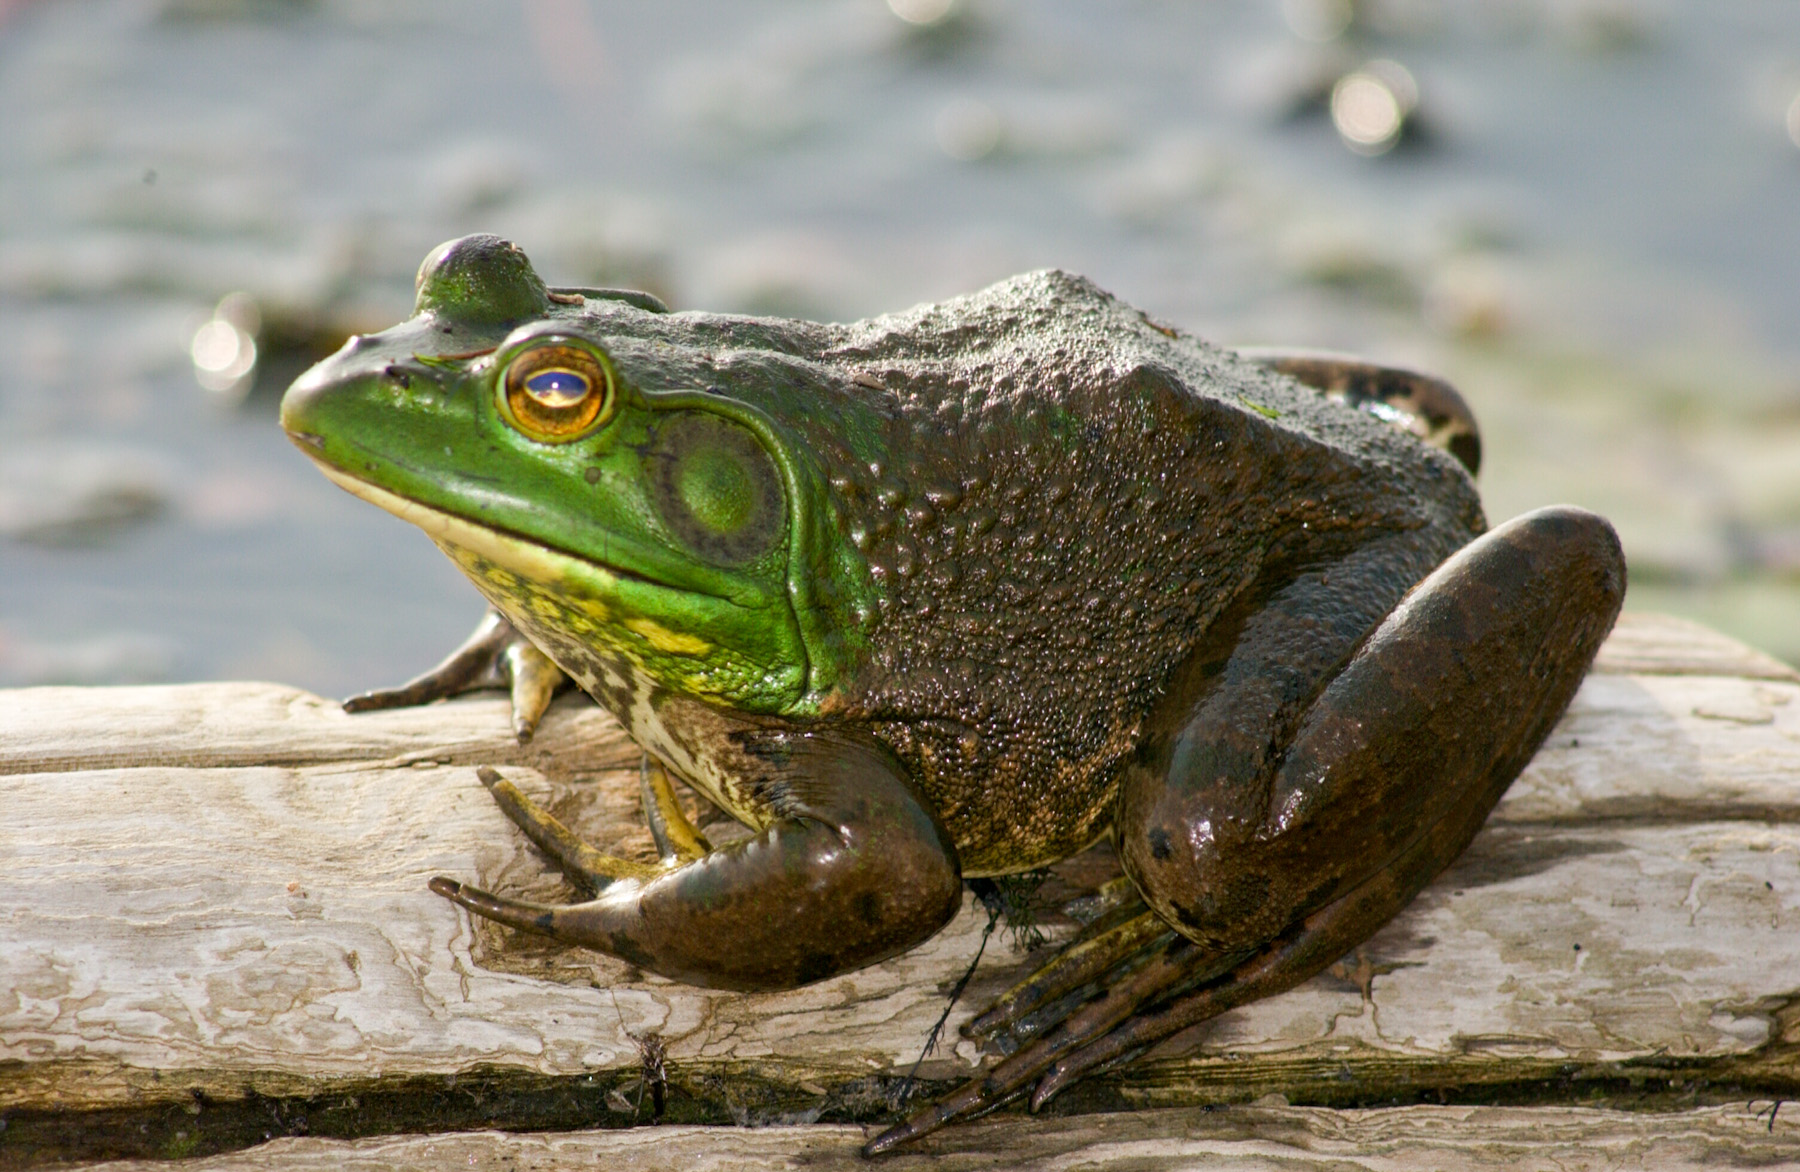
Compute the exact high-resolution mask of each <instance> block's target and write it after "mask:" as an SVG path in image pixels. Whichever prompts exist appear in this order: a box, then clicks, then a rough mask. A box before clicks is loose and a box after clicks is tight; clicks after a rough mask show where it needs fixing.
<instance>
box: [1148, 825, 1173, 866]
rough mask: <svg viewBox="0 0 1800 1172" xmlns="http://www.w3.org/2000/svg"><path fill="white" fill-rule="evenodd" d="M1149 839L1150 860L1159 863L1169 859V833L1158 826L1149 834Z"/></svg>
mask: <svg viewBox="0 0 1800 1172" xmlns="http://www.w3.org/2000/svg"><path fill="white" fill-rule="evenodd" d="M1149 839H1150V857H1151V858H1153V859H1155V860H1156V861H1157V862H1159V863H1160V862H1162V861H1163V860H1164V859H1166V858H1168V857H1169V854H1170V853H1171V852H1170V850H1169V832H1168V831H1167V830H1164V829H1163V828H1162V827H1160V826H1158V827H1157V828H1156V829H1155V830H1152V831H1151V832H1150V834H1149Z"/></svg>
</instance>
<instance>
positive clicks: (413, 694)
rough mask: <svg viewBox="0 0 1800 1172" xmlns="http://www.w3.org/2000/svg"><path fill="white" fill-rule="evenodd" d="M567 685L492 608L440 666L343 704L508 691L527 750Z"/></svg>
mask: <svg viewBox="0 0 1800 1172" xmlns="http://www.w3.org/2000/svg"><path fill="white" fill-rule="evenodd" d="M568 682H569V679H568V677H567V676H565V675H564V674H563V672H562V669H561V668H559V667H557V666H556V665H555V664H554V663H552V662H550V657H549V656H548V655H545V654H544V653H543V652H542V651H539V650H538V649H537V646H536V645H535V644H533V643H532V642H531V640H529V639H527V638H526V637H525V636H523V635H521V634H519V632H518V630H517V629H516V628H514V626H513V625H512V623H510V622H508V621H507V619H506V616H505V615H502V614H501V613H500V612H499V611H497V610H494V609H493V608H491V607H490V608H489V609H488V612H487V614H485V615H483V616H482V619H481V622H480V623H478V624H476V627H475V631H474V633H473V634H471V635H470V636H469V637H468V638H467V639H465V640H463V643H462V646H460V647H458V648H457V649H456V650H455V651H452V652H451V653H450V654H449V655H448V656H447V657H446V658H445V659H444V661H443V662H442V663H440V664H438V665H437V666H436V667H434V668H432V669H431V670H430V671H428V672H426V673H425V674H424V675H421V676H416V677H414V678H413V679H410V680H408V681H406V683H404V684H401V685H400V686H399V687H397V688H383V689H378V690H376V691H373V692H364V693H362V694H361V695H359V696H352V697H350V698H349V699H348V700H346V701H344V711H345V712H371V711H374V710H376V709H380V708H409V707H411V706H412V705H414V704H428V703H430V702H431V701H433V700H443V699H447V698H449V697H451V696H459V695H461V694H462V693H464V692H472V691H475V690H477V689H480V688H505V689H507V690H508V691H509V692H510V693H511V695H512V710H513V716H512V724H513V735H514V736H516V737H517V738H518V739H519V743H520V744H524V743H525V742H526V741H529V740H530V739H531V737H532V734H533V733H535V732H536V731H537V726H538V722H539V721H541V720H543V718H544V713H545V712H547V711H549V708H550V701H551V700H553V699H555V698H556V693H557V691H558V690H560V689H561V688H563V687H565V686H566V685H567V684H568Z"/></svg>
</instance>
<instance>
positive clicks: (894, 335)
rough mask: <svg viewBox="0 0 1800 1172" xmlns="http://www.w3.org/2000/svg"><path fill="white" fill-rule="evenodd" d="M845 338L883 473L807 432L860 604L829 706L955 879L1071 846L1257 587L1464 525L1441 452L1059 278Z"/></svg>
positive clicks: (1474, 505) (1469, 491) (1100, 824)
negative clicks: (1386, 540) (867, 642)
mask: <svg viewBox="0 0 1800 1172" xmlns="http://www.w3.org/2000/svg"><path fill="white" fill-rule="evenodd" d="M840 330H841V332H838V333H837V341H836V344H835V345H833V346H831V347H830V348H829V349H828V350H827V352H826V354H825V355H824V356H823V357H824V359H825V360H826V361H827V362H828V363H831V364H833V365H836V366H841V367H843V368H845V369H846V370H853V371H854V372H855V376H854V381H855V383H856V384H857V385H858V387H859V388H860V389H861V391H863V392H866V393H867V394H869V395H870V396H872V397H873V398H874V399H875V400H877V401H878V402H879V403H880V404H881V406H882V410H881V411H880V412H879V413H878V417H879V418H880V420H881V421H882V422H881V423H880V428H881V430H882V431H883V432H884V433H885V434H883V435H882V436H881V437H880V438H879V442H878V443H876V444H875V445H873V450H878V451H881V452H883V453H885V455H886V459H885V461H874V462H873V463H875V464H876V466H875V467H871V466H870V463H871V462H870V461H866V460H863V459H861V458H859V456H858V453H857V452H856V451H854V450H852V445H850V444H847V443H846V442H845V440H844V437H843V436H842V435H839V434H834V429H833V424H832V420H831V419H830V418H829V413H828V412H827V413H823V414H822V415H821V416H820V417H819V418H817V419H816V420H813V421H811V422H809V423H805V424H802V426H803V427H806V428H808V429H809V430H810V432H811V434H809V435H808V441H809V443H810V444H811V446H812V447H813V450H814V451H815V452H817V453H819V454H820V455H821V456H822V458H823V459H824V460H825V462H826V464H827V465H828V468H829V472H828V475H829V478H830V480H831V482H832V486H833V490H834V496H835V497H836V499H837V507H838V508H839V509H840V510H841V513H842V523H844V524H845V525H846V526H847V528H848V531H849V535H850V537H851V539H852V540H853V541H854V542H855V543H856V545H857V546H858V548H859V549H861V551H862V552H863V553H864V555H865V556H866V557H867V558H868V561H869V565H870V568H871V572H872V574H873V576H874V579H875V584H876V588H877V600H878V608H879V610H878V614H877V615H876V616H875V617H874V620H873V631H872V633H871V636H870V639H871V647H872V651H871V655H870V657H869V659H868V661H867V665H866V667H865V669H864V670H863V671H862V672H861V673H860V674H859V676H858V677H857V678H856V679H855V680H854V681H853V682H852V684H851V685H850V686H849V687H848V688H847V689H846V691H845V693H844V695H843V696H842V697H841V703H840V704H839V705H838V711H839V713H840V714H841V716H842V717H843V718H845V719H850V720H854V721H856V722H858V723H863V724H866V725H867V727H869V728H870V729H872V730H873V731H874V733H875V735H876V736H878V737H879V738H880V739H881V740H883V741H884V742H885V743H887V744H888V745H889V746H890V747H891V748H892V749H893V750H894V751H895V753H896V754H897V755H898V756H899V757H900V758H901V759H902V760H903V761H904V762H906V763H907V764H908V766H909V767H910V768H911V769H912V771H913V775H914V777H915V779H916V780H917V782H918V784H919V785H920V787H921V789H922V790H923V791H924V792H925V793H926V794H927V796H928V797H929V798H930V799H931V800H932V801H933V802H934V803H935V804H936V806H937V808H938V810H939V812H940V814H941V816H942V817H943V818H944V820H945V823H946V825H947V826H948V827H949V829H950V831H951V834H952V836H953V838H955V840H956V842H957V846H958V849H959V851H961V853H962V861H963V866H964V871H965V873H966V874H975V875H979V874H984V873H997V872H1005V871H1010V870H1017V869H1022V868H1025V867H1028V866H1034V865H1039V864H1041V863H1043V862H1046V861H1049V860H1053V859H1055V858H1059V857H1063V856H1065V855H1067V854H1069V853H1072V852H1073V851H1075V850H1079V849H1080V848H1081V847H1082V846H1084V845H1086V844H1087V843H1088V842H1090V841H1092V840H1093V838H1094V837H1095V836H1096V835H1097V834H1098V833H1099V832H1101V831H1102V830H1103V829H1104V827H1105V824H1106V822H1107V820H1108V818H1109V816H1110V811H1111V805H1112V799H1113V795H1114V792H1115V789H1116V779H1117V774H1118V771H1119V767H1120V765H1121V764H1122V763H1123V762H1124V761H1125V760H1126V759H1127V758H1128V757H1129V756H1130V755H1131V754H1132V753H1133V752H1135V751H1136V750H1137V749H1138V747H1139V746H1140V744H1141V743H1142V742H1143V741H1144V739H1145V737H1146V724H1147V721H1148V720H1149V717H1150V714H1151V712H1152V710H1153V708H1154V705H1155V701H1156V698H1157V697H1158V696H1159V695H1160V694H1161V693H1162V692H1164V691H1165V690H1166V688H1167V687H1168V686H1169V685H1170V683H1171V680H1172V678H1173V677H1174V675H1175V674H1176V673H1177V672H1178V671H1179V670H1180V669H1181V668H1182V666H1183V665H1184V664H1185V663H1187V662H1189V661H1190V660H1191V659H1192V658H1193V657H1194V655H1195V652H1196V649H1197V648H1199V647H1200V646H1201V645H1202V643H1203V640H1205V638H1206V637H1207V635H1208V632H1209V629H1210V628H1212V627H1213V626H1214V621H1215V620H1216V619H1218V618H1219V617H1220V616H1221V614H1223V613H1225V612H1226V611H1227V609H1228V608H1230V607H1231V606H1232V605H1233V603H1234V602H1238V603H1240V605H1241V602H1242V600H1243V599H1244V598H1246V597H1247V596H1248V595H1253V594H1254V593H1256V592H1257V591H1258V590H1259V589H1266V588H1267V586H1268V581H1269V577H1270V576H1271V575H1274V576H1279V575H1281V574H1282V573H1284V572H1285V573H1291V572H1292V570H1291V569H1287V570H1284V569H1283V567H1292V566H1297V565H1301V564H1304V563H1306V562H1308V561H1318V560H1322V559H1325V558H1329V557H1330V556H1332V555H1333V554H1334V553H1336V552H1341V551H1342V550H1345V549H1347V548H1349V547H1351V546H1353V545H1355V544H1357V543H1358V542H1360V541H1363V540H1366V539H1367V538H1368V536H1369V535H1370V534H1371V532H1372V531H1376V530H1395V529H1425V530H1435V531H1437V532H1438V533H1440V534H1441V535H1442V537H1441V540H1442V543H1443V546H1444V552H1445V553H1448V552H1449V550H1450V549H1453V548H1455V547H1456V546H1457V545H1460V544H1462V543H1463V542H1465V541H1466V540H1468V538H1469V537H1471V536H1473V535H1474V534H1475V533H1477V532H1479V531H1480V530H1481V528H1482V520H1481V514H1480V507H1479V503H1478V501H1477V498H1476V496H1475V493H1474V489H1473V487H1472V485H1471V484H1470V482H1469V479H1468V477H1467V476H1466V475H1465V474H1464V472H1463V470H1462V468H1461V467H1460V466H1459V465H1458V464H1457V463H1456V462H1455V461H1454V460H1453V459H1451V458H1450V457H1449V456H1447V455H1445V454H1444V453H1442V452H1438V451H1436V450H1435V449H1429V448H1426V447H1425V446H1424V445H1422V444H1420V443H1419V442H1418V441H1416V440H1414V439H1413V438H1412V437H1410V436H1406V435H1403V434H1401V433H1399V432H1398V431H1396V430H1395V429H1394V428H1392V427H1390V426H1388V425H1386V424H1384V423H1382V422H1380V421H1378V420H1376V419H1374V418H1372V417H1370V416H1368V415H1365V414H1362V413H1360V412H1357V411H1353V410H1350V409H1348V408H1345V407H1343V406H1341V405H1339V404H1336V403H1333V402H1330V401H1328V400H1326V399H1324V398H1323V397H1322V396H1320V395H1318V394H1317V393H1315V392H1313V391H1311V390H1309V389H1307V388H1304V387H1301V386H1300V385H1299V384H1297V383H1294V382H1292V381H1291V380H1288V379H1285V378H1282V377H1280V376H1278V375H1274V374H1272V373H1270V372H1269V371H1267V370H1265V369H1263V368H1262V367H1259V366H1256V365H1254V364H1251V363H1248V362H1246V361H1244V360H1241V359H1239V358H1237V357H1236V356H1235V355H1232V354H1229V353H1227V352H1225V351H1221V350H1218V349H1216V348H1213V347H1210V346H1207V345H1205V344H1204V343H1201V342H1198V341H1196V340H1194V339H1191V338H1188V337H1185V336H1182V335H1180V334H1179V333H1178V332H1177V331H1174V330H1170V329H1167V328H1166V327H1163V326H1160V325H1158V324H1156V323H1154V322H1152V321H1150V320H1149V319H1148V318H1146V317H1145V316H1144V315H1143V314H1142V313H1140V312H1138V311H1137V310H1135V309H1132V308H1130V307H1129V306H1126V305H1124V304H1122V303H1120V302H1118V301H1117V300H1115V299H1114V298H1112V297H1110V296H1109V295H1107V294H1105V293H1103V292H1101V291H1100V290H1098V289H1097V288H1095V287H1094V286H1093V285H1092V284H1090V283H1089V282H1087V281H1085V280H1082V279H1080V278H1076V277H1072V276H1069V275H1067V274H1064V273H1059V272H1041V273H1033V274H1027V275H1025V276H1023V277H1018V278H1014V279H1013V280H1010V281H1007V282H1003V283H1002V284H999V285H996V286H993V287H992V288H990V289H987V290H984V291H983V292H981V293H977V294H974V295H972V296H970V297H966V298H961V299H958V300H954V301H950V302H946V303H943V304H939V305H934V306H928V307H922V308H920V309H916V310H913V311H910V312H908V313H906V314H900V315H895V316H893V317H888V318H878V319H874V320H872V321H869V322H863V323H858V324H856V325H853V326H847V327H841V328H840ZM1259 582H1260V583H1261V586H1259Z"/></svg>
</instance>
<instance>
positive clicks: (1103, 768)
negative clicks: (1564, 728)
mask: <svg viewBox="0 0 1800 1172" xmlns="http://www.w3.org/2000/svg"><path fill="white" fill-rule="evenodd" d="M874 732H875V735H876V736H877V737H878V738H880V739H881V740H882V741H883V742H884V743H885V744H887V746H888V747H889V748H890V749H892V750H893V752H894V755H895V756H896V757H898V758H900V760H901V762H902V763H904V764H905V765H906V767H907V768H908V770H909V771H910V772H911V774H912V776H913V778H914V780H915V782H916V784H917V785H918V787H919V790H920V792H921V793H922V794H923V795H924V796H925V798H926V800H927V801H929V802H930V803H931V804H932V807H933V808H934V809H935V810H936V811H937V813H938V817H939V818H940V819H942V820H943V823H944V829H946V830H947V831H949V833H950V839H951V841H952V842H954V843H955V844H956V851H957V857H958V859H959V860H960V862H961V864H962V873H963V875H964V877H965V878H970V879H975V878H981V877H985V876H991V875H1009V874H1013V873H1016V872H1019V871H1029V870H1032V869H1033V868H1036V867H1044V866H1048V865H1049V864H1051V863H1054V862H1057V861H1058V860H1061V859H1066V858H1068V857H1069V856H1071V855H1075V854H1079V853H1080V852H1081V851H1083V850H1086V849H1087V848H1088V847H1089V846H1092V845H1093V844H1094V842H1095V841H1096V840H1097V839H1099V838H1101V837H1103V836H1104V835H1105V834H1106V833H1107V832H1108V831H1109V830H1110V829H1111V825H1112V817H1113V805H1114V801H1115V799H1116V798H1117V796H1118V792H1119V775H1120V769H1121V767H1122V765H1123V764H1124V762H1125V761H1126V760H1127V759H1128V758H1129V756H1130V755H1131V754H1132V753H1133V752H1134V751H1135V750H1136V747H1137V742H1138V736H1139V730H1138V727H1137V724H1136V723H1135V722H1131V721H1126V720H1117V721H1115V722H1114V723H1113V727H1112V728H1111V729H1110V730H1109V732H1108V735H1106V736H1105V737H1104V738H1102V739H1101V741H1100V743H1099V744H1097V745H1095V746H1094V747H1093V749H1092V751H1090V752H1089V753H1087V754H1086V755H1085V756H1082V757H1080V758H1067V757H1059V756H1056V755H1055V754H1054V753H1052V752H1047V751H1034V749H1037V748H1038V746H1035V745H1019V746H1013V747H1010V748H1008V749H1005V750H1003V751H1000V752H996V753H994V754H993V755H991V756H985V755H984V756H980V757H979V758H978V759H976V760H972V761H971V760H967V759H966V758H965V757H964V755H963V754H962V752H961V751H960V746H959V745H958V744H957V743H956V742H955V741H954V740H951V739H949V738H948V736H947V735H946V736H945V737H943V738H942V739H940V738H939V737H938V736H937V735H934V733H933V732H932V731H930V729H929V727H928V726H921V725H913V724H902V723H898V722H894V723H878V724H876V725H875V726H874Z"/></svg>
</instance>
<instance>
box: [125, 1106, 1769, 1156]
mask: <svg viewBox="0 0 1800 1172" xmlns="http://www.w3.org/2000/svg"><path fill="white" fill-rule="evenodd" d="M1773 1106H1774V1105H1773V1104H1772V1103H1769V1102H1763V1103H1755V1104H1734V1105H1732V1106H1730V1107H1706V1108H1699V1109H1691V1110H1686V1111H1679V1112H1668V1113H1661V1112H1659V1113H1645V1112H1628V1111H1603V1110H1594V1109H1592V1108H1580V1107H1534V1108H1517V1107H1441V1106H1435V1107H1398V1108H1387V1109H1382V1110H1365V1111H1337V1110H1329V1109H1325V1108H1305V1107H1287V1106H1280V1105H1276V1104H1274V1103H1262V1104H1256V1105H1251V1106H1240V1107H1225V1108H1216V1109H1205V1108H1188V1109H1168V1108H1165V1109H1161V1110H1149V1111H1138V1112H1128V1113H1109V1114H1087V1115H1078V1116H1072V1117H1068V1118H1041V1119H1038V1120H1034V1121H1032V1122H1031V1123H1030V1124H1029V1125H1026V1124H1025V1122H1024V1121H1023V1120H1021V1119H1019V1118H1018V1117H1017V1116H1009V1115H999V1116H990V1117H989V1118H987V1119H984V1120H980V1121H978V1122H976V1123H972V1124H969V1125H966V1126H964V1127H961V1128H953V1129H951V1130H949V1131H947V1132H941V1133H939V1134H938V1135H935V1136H932V1137H931V1138H930V1139H929V1140H927V1141H926V1143H925V1144H924V1145H922V1146H921V1148H920V1149H919V1150H916V1151H911V1152H901V1153H899V1154H897V1155H893V1156H888V1157H884V1158H883V1159H882V1161H881V1162H880V1163H879V1164H870V1163H868V1162H866V1161H864V1160H861V1159H859V1158H858V1157H857V1155H856V1150H857V1147H858V1145H859V1144H861V1143H862V1141H863V1138H864V1136H865V1133H866V1131H867V1130H868V1129H865V1128H861V1127H853V1126H846V1125H836V1126H833V1125H827V1124H818V1125H814V1126H811V1127H763V1128H745V1127H737V1128H719V1127H656V1128H650V1127H638V1128H631V1129H628V1130H623V1131H586V1132H538V1133H535V1134H526V1135H516V1134H506V1133H502V1132H494V1131H484V1132H474V1133H467V1132H465V1133H461V1134H456V1135H433V1136H396V1137H384V1138H381V1139H365V1140H359V1141H349V1142H346V1141H339V1140H320V1139H311V1138H309V1139H278V1140H275V1141H273V1142H272V1143H270V1144H268V1145H266V1146H264V1147H262V1148H258V1149H254V1150H252V1151H250V1152H244V1153H238V1154H235V1155H228V1156H220V1157H214V1158H212V1159H206V1160H194V1161H184V1162H182V1164H181V1165H180V1167H181V1169H182V1172H248V1170H250V1169H261V1170H267V1172H311V1170H314V1169H319V1170H325V1169H329V1170H331V1172H337V1170H339V1169H348V1170H352V1172H387V1170H388V1169H392V1168H420V1169H426V1168H464V1169H474V1170H476V1172H525V1170H529V1169H563V1168H569V1169H573V1168H580V1169H591V1168H603V1169H606V1170H607V1172H665V1170H667V1169H676V1168H679V1169H681V1170H682V1172H767V1170H771V1169H805V1170H806V1172H867V1170H868V1169H870V1168H881V1169H884V1170H888V1172H918V1170H919V1169H927V1168H928V1169H930V1170H931V1172H976V1170H977V1169H979V1170H981V1172H988V1170H991V1169H994V1168H1005V1169H1007V1170H1008V1172H1065V1170H1067V1169H1070V1168H1079V1169H1082V1170H1083V1172H1105V1170H1107V1169H1116V1170H1117V1172H1191V1170H1192V1169H1196V1168H1228V1169H1231V1172H1313V1170H1316V1172H1344V1170H1346V1169H1360V1170H1365V1172H1444V1170H1446V1169H1468V1170H1471V1172H1473V1170H1489V1169H1491V1170H1493V1172H1519V1170H1520V1169H1540V1168H1541V1169H1556V1170H1557V1172H1601V1170H1605V1172H1614V1170H1616V1169H1621V1168H1650V1169H1656V1172H1713V1170H1716V1169H1718V1168H1720V1167H1722V1166H1723V1167H1758V1168H1792V1167H1794V1166H1795V1164H1796V1162H1800V1161H1797V1160H1796V1146H1797V1145H1800V1122H1795V1121H1794V1119H1793V1117H1792V1116H1791V1115H1790V1114H1789V1113H1788V1112H1786V1111H1782V1112H1774V1111H1773V1110H1772V1107H1773ZM1794 1114H1800V1112H1795V1113H1794ZM102 1167H103V1168H104V1170H105V1172H159V1170H164V1169H167V1168H168V1167H169V1165H168V1164H167V1163H166V1162H160V1161H148V1160H133V1161H129V1162H120V1163H108V1164H105V1165H103V1166H102ZM96 1172H99V1170H98V1169H97V1170H96Z"/></svg>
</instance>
